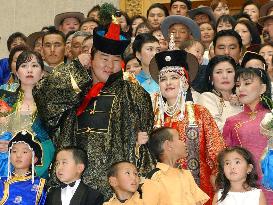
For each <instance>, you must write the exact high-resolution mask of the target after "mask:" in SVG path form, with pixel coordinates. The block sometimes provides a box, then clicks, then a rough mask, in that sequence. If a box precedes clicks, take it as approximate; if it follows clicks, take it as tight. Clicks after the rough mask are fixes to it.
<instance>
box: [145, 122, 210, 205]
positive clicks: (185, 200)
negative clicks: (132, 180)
mask: <svg viewBox="0 0 273 205" xmlns="http://www.w3.org/2000/svg"><path fill="white" fill-rule="evenodd" d="M148 146H149V149H150V152H151V153H152V154H153V155H154V156H155V157H156V159H157V160H158V163H157V165H156V168H155V169H154V170H152V171H151V172H150V173H149V174H148V176H147V177H148V178H150V179H151V180H154V181H157V182H159V183H161V184H163V185H164V188H165V190H166V193H167V194H168V196H169V198H170V201H171V203H170V205H178V204H179V205H181V204H185V205H201V204H204V203H205V202H207V201H208V200H209V196H208V195H207V194H206V193H204V192H203V191H202V190H201V189H200V188H199V187H198V186H197V184H196V183H195V181H194V178H193V176H192V174H191V172H190V171H189V170H184V169H178V168H175V165H176V162H177V160H178V159H181V158H184V157H186V148H185V143H184V142H183V141H181V140H179V134H178V132H177V130H176V129H173V128H169V127H161V128H158V129H156V130H154V131H153V132H152V133H151V134H150V139H149V141H148Z"/></svg>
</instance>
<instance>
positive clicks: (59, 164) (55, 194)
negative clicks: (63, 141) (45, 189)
mask: <svg viewBox="0 0 273 205" xmlns="http://www.w3.org/2000/svg"><path fill="white" fill-rule="evenodd" d="M86 166H87V154H86V152H85V151H84V150H82V149H80V148H78V147H73V146H69V147H64V148H62V149H60V150H59V151H58V152H57V154H56V160H55V167H56V170H55V171H56V176H57V178H58V179H59V181H60V182H61V183H62V184H61V186H60V187H58V188H52V189H50V191H49V193H48V196H47V202H46V204H47V205H51V204H52V205H53V204H54V205H87V204H88V205H100V204H102V203H103V195H102V194H101V193H100V192H98V191H96V190H94V189H92V188H90V187H88V186H87V185H86V184H84V183H83V182H82V181H81V176H82V174H83V172H84V170H85V169H86Z"/></svg>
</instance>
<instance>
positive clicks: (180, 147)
mask: <svg viewBox="0 0 273 205" xmlns="http://www.w3.org/2000/svg"><path fill="white" fill-rule="evenodd" d="M169 132H171V134H172V136H173V140H172V141H170V143H171V145H172V148H173V149H172V150H173V154H174V155H175V157H176V158H177V159H181V158H185V157H186V156H187V150H186V145H185V142H183V141H182V140H180V139H179V133H178V131H177V130H175V129H171V130H169Z"/></svg>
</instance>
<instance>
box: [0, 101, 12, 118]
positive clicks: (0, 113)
mask: <svg viewBox="0 0 273 205" xmlns="http://www.w3.org/2000/svg"><path fill="white" fill-rule="evenodd" d="M11 111H12V107H10V106H9V105H8V103H6V102H5V101H4V100H1V99H0V117H4V116H6V115H7V114H8V113H10V112H11Z"/></svg>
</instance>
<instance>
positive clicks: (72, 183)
mask: <svg viewBox="0 0 273 205" xmlns="http://www.w3.org/2000/svg"><path fill="white" fill-rule="evenodd" d="M75 183H76V181H74V182H71V183H70V184H65V183H61V188H62V189H64V188H66V187H67V186H70V187H73V186H74V185H75Z"/></svg>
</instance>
